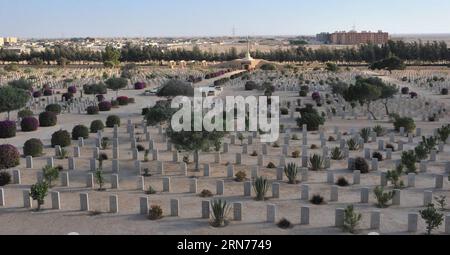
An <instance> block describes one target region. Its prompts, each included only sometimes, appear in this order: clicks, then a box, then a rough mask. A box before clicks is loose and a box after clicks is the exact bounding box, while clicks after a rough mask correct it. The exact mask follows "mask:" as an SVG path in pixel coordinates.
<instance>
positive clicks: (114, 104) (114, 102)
mask: <svg viewBox="0 0 450 255" xmlns="http://www.w3.org/2000/svg"><path fill="white" fill-rule="evenodd" d="M111 105H112V107H113V108H118V107H119V102H118V101H117V100H112V101H111Z"/></svg>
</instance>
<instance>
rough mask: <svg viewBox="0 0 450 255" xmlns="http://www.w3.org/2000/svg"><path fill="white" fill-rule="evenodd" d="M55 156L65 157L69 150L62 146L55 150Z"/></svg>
mask: <svg viewBox="0 0 450 255" xmlns="http://www.w3.org/2000/svg"><path fill="white" fill-rule="evenodd" d="M56 156H57V158H58V159H66V158H67V157H68V156H69V152H68V151H67V150H65V149H64V148H60V149H59V150H58V151H57V155H56Z"/></svg>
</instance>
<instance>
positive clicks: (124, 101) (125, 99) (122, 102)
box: [117, 96, 128, 105]
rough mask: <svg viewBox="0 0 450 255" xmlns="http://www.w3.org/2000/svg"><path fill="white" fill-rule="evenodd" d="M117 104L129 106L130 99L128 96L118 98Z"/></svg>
mask: <svg viewBox="0 0 450 255" xmlns="http://www.w3.org/2000/svg"><path fill="white" fill-rule="evenodd" d="M117 102H119V105H128V97H126V96H121V97H118V98H117Z"/></svg>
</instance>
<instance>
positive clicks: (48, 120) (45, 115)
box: [39, 112, 58, 127]
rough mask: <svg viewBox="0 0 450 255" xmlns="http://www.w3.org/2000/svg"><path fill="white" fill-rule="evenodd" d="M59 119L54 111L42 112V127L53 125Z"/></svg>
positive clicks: (40, 117) (40, 119) (40, 122)
mask: <svg viewBox="0 0 450 255" xmlns="http://www.w3.org/2000/svg"><path fill="white" fill-rule="evenodd" d="M57 121H58V117H57V116H56V113H54V112H42V113H41V114H39V125H40V126H41V127H53V126H54V125H56V122H57Z"/></svg>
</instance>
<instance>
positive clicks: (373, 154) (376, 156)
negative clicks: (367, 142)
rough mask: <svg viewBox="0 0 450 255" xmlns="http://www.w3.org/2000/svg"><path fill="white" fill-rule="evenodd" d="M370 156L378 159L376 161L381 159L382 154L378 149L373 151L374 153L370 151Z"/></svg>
mask: <svg viewBox="0 0 450 255" xmlns="http://www.w3.org/2000/svg"><path fill="white" fill-rule="evenodd" d="M372 158H376V159H378V161H383V154H381V153H380V152H378V151H375V152H374V153H372Z"/></svg>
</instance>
